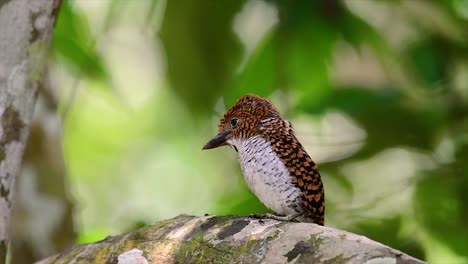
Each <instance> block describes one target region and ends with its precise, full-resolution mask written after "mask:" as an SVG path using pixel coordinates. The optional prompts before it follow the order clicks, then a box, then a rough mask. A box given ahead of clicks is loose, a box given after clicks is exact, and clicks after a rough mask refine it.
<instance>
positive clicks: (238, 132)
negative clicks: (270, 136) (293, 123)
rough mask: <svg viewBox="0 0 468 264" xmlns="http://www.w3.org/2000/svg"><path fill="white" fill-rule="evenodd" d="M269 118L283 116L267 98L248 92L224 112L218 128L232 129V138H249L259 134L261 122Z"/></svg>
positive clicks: (220, 129) (221, 129) (220, 130)
mask: <svg viewBox="0 0 468 264" xmlns="http://www.w3.org/2000/svg"><path fill="white" fill-rule="evenodd" d="M268 118H281V116H280V113H279V111H278V109H276V107H275V106H274V105H273V104H272V103H271V102H270V101H269V100H267V99H265V98H262V97H260V96H256V95H253V94H247V95H244V96H243V97H241V98H240V99H239V100H237V102H236V103H235V104H234V105H233V106H232V107H231V108H229V110H228V111H227V112H226V114H224V116H223V118H221V121H220V123H219V125H218V129H219V132H222V131H226V130H232V131H231V133H230V134H231V135H230V138H249V137H252V136H255V135H257V134H259V131H258V126H259V122H260V121H262V120H265V119H268Z"/></svg>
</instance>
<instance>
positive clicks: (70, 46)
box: [52, 1, 108, 80]
mask: <svg viewBox="0 0 468 264" xmlns="http://www.w3.org/2000/svg"><path fill="white" fill-rule="evenodd" d="M94 42H95V40H94V37H93V36H92V35H91V32H90V30H89V27H88V22H87V20H86V18H85V16H84V15H82V14H80V13H79V12H78V11H77V10H75V9H74V8H73V7H72V6H71V4H70V1H64V3H63V4H62V7H61V9H60V14H59V17H58V19H57V25H56V27H55V30H54V37H53V41H52V51H53V52H54V55H56V56H57V57H58V58H60V59H63V61H64V62H65V65H67V66H68V67H69V68H70V69H71V70H72V71H74V72H75V73H77V74H84V75H85V76H86V77H90V78H96V79H100V80H106V79H107V76H108V74H107V69H106V67H105V65H104V62H103V59H102V58H101V55H100V54H99V52H98V51H97V49H96V47H95V45H94Z"/></svg>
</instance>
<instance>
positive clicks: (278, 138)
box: [261, 119, 325, 225]
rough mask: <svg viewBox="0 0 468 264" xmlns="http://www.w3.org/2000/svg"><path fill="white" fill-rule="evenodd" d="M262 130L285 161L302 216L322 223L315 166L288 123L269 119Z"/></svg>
mask: <svg viewBox="0 0 468 264" xmlns="http://www.w3.org/2000/svg"><path fill="white" fill-rule="evenodd" d="M268 122H275V124H271V123H270V124H269V125H262V128H261V131H262V134H263V136H264V137H265V138H267V140H268V141H270V143H271V146H272V148H273V150H275V152H276V153H277V154H278V156H279V158H280V159H281V160H282V161H283V162H284V164H285V165H286V168H287V169H288V170H289V174H290V175H291V178H292V180H293V183H294V184H296V186H297V187H298V188H299V189H300V191H301V200H302V205H303V207H304V209H305V211H306V212H305V216H306V217H308V218H312V220H313V222H314V223H316V224H320V225H323V224H324V214H325V192H324V188H323V183H322V180H321V177H320V173H319V170H318V168H317V165H316V164H315V162H314V161H313V160H312V158H311V157H310V156H309V154H307V152H306V151H305V149H304V147H303V146H302V145H301V143H300V142H299V141H298V140H297V138H296V136H295V134H294V131H293V129H292V127H291V124H290V123H289V122H288V121H285V120H282V119H276V120H268Z"/></svg>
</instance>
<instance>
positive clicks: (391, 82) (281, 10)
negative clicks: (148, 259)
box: [52, 0, 468, 263]
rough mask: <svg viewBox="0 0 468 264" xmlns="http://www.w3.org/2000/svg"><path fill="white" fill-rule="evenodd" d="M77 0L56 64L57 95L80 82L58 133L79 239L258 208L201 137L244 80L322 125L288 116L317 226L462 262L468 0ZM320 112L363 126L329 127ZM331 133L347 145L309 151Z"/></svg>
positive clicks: (467, 180)
mask: <svg viewBox="0 0 468 264" xmlns="http://www.w3.org/2000/svg"><path fill="white" fill-rule="evenodd" d="M85 2H86V1H65V3H64V5H63V7H62V10H61V13H60V17H59V20H58V23H57V28H56V31H55V35H54V43H53V51H54V53H53V54H54V59H55V60H54V66H52V68H53V69H56V70H55V71H53V74H54V75H56V76H61V77H57V78H56V79H54V80H56V82H55V83H53V85H55V86H58V87H59V86H66V87H68V89H65V90H64V91H60V92H59V94H60V98H61V102H62V105H64V104H68V103H69V102H70V101H69V100H68V99H67V98H69V94H74V91H76V90H80V92H79V93H78V94H79V95H77V98H76V100H75V101H74V103H73V105H72V108H73V109H72V111H71V112H70V114H69V115H67V116H66V126H65V137H64V140H65V150H66V157H65V158H66V160H67V163H68V165H69V170H70V174H71V175H72V189H73V193H74V196H75V197H76V198H77V202H78V203H79V207H80V208H82V209H81V210H80V211H78V213H77V219H78V222H79V224H80V225H79V226H80V228H81V230H80V232H81V233H82V235H81V237H82V241H88V240H89V239H87V238H90V237H91V238H94V239H95V238H96V235H93V234H92V233H93V231H91V230H97V231H95V233H97V234H102V233H103V232H104V233H105V232H119V231H123V230H127V229H128V228H131V227H132V226H135V225H136V223H138V225H140V224H141V223H142V221H146V222H149V221H155V220H158V219H161V218H165V217H170V216H173V215H175V214H177V213H193V214H203V213H218V214H249V213H254V212H256V213H258V212H264V211H267V209H266V208H265V207H264V206H263V205H261V203H260V202H259V201H258V200H257V198H256V197H255V196H253V194H252V193H251V192H250V191H249V190H248V189H247V187H246V185H245V183H244V182H243V179H242V177H241V173H240V170H239V167H238V165H237V162H236V157H235V153H234V152H233V151H231V150H229V149H224V150H215V151H212V152H209V153H201V151H200V149H201V146H202V145H203V144H204V143H205V142H204V141H205V140H207V139H209V138H210V136H212V135H214V134H215V133H216V122H217V119H218V118H219V116H220V114H222V112H223V111H224V110H225V108H226V107H229V106H230V105H231V104H233V103H234V102H235V101H236V100H237V99H238V98H239V97H240V96H242V95H243V94H245V93H255V94H258V95H261V96H265V97H269V98H271V99H272V100H273V101H274V102H275V103H276V104H277V105H278V106H279V107H280V108H281V110H283V112H284V113H285V115H286V117H287V118H289V119H291V120H292V121H293V124H296V125H297V123H299V127H302V126H312V125H311V124H313V127H315V128H317V130H314V131H315V132H317V131H320V132H319V133H315V132H310V130H309V131H305V132H304V130H301V129H298V133H299V137H300V138H301V139H304V140H306V141H307V142H309V140H308V139H311V140H310V141H312V142H313V144H306V148H308V150H309V153H310V154H311V155H312V157H319V158H318V160H319V165H320V166H319V167H320V168H321V171H322V174H323V178H324V181H325V186H326V191H327V199H328V201H327V207H328V209H327V210H328V211H327V214H328V215H327V221H328V224H329V225H332V226H336V227H338V228H343V229H347V230H350V231H355V232H357V233H360V234H363V235H367V236H369V237H371V238H373V239H376V240H378V241H381V242H383V243H386V244H388V245H389V246H392V247H395V248H398V249H401V250H403V251H405V252H406V253H409V254H411V255H414V256H416V257H418V258H422V259H426V260H428V261H429V262H432V263H464V262H465V263H466V262H468V225H467V223H468V213H467V212H468V195H467V191H466V190H468V165H467V164H468V152H467V149H468V146H467V144H468V30H466V29H467V28H468V12H467V10H468V2H467V1H463V0H453V1H437V0H433V1H422V0H405V1H389V0H388V1H367V0H366V1H364V0H362V1H352V0H349V1H307V0H298V1H282V0H276V1H274V0H270V1H265V2H264V1H260V0H250V1H237V0H228V1H202V0H184V1H182V0H179V1H175V0H174V1H163V0H158V1H132V2H130V1H121V0H120V1H119V0H113V1H101V2H100V4H95V5H92V4H89V3H85ZM272 10H273V11H272ZM271 14H273V15H271ZM255 18H256V19H257V20H255ZM249 21H250V22H249ZM252 21H253V22H252ZM268 21H269V22H268ZM267 22H268V23H270V24H269V26H268V25H267V24H268V23H267ZM257 24H260V25H263V24H265V25H267V26H264V27H263V29H262V27H258V25H257ZM97 25H99V26H97ZM91 29H92V30H91ZM249 30H250V31H253V33H252V32H251V33H250V35H248V34H247V33H248V32H249ZM242 32H244V33H245V32H247V33H246V34H247V35H245V34H243V33H242ZM246 36H247V37H246ZM249 36H250V37H252V36H255V37H257V39H258V41H256V42H255V41H250V40H249V39H248V38H249ZM136 43H140V44H136ZM252 43H253V44H252ZM249 45H250V46H249ZM113 47H114V48H115V47H117V48H115V49H116V51H115V52H112V50H113ZM115 56H117V59H114V60H112V61H118V63H110V62H109V60H110V59H109V58H114V57H115ZM135 57H136V58H138V60H137V61H136V62H135V61H134V60H135ZM356 58H357V59H356ZM62 66H66V68H65V69H63V68H62ZM122 75H123V78H122ZM64 76H65V77H64ZM142 76H143V77H142ZM119 78H120V79H121V81H119ZM145 78H146V79H145ZM74 79H80V80H81V82H80V85H77V84H76V85H75V86H73V85H72V84H71V83H74V82H73V81H72V80H74ZM142 79H144V81H142ZM96 80H98V82H96ZM148 80H150V81H148ZM119 83H122V84H120V88H119ZM100 87H114V88H115V87H117V88H115V89H99V90H97V89H95V88H100ZM66 91H68V92H66ZM142 91H143V92H142ZM141 94H143V95H141ZM134 102H137V103H134ZM214 112H216V113H217V114H213V113H214ZM331 113H332V114H333V113H334V114H337V115H339V116H341V118H343V119H346V120H349V122H351V123H352V124H353V126H355V127H357V129H360V130H361V131H363V132H362V133H364V135H365V137H364V139H363V140H358V139H356V138H357V137H353V136H352V135H351V134H352V133H351V132H349V133H348V130H346V129H344V130H342V127H341V126H340V127H334V128H333V126H332V130H331V131H332V132H330V130H325V129H324V128H323V127H324V126H325V125H324V124H325V123H326V120H329V117H330V114H331ZM299 117H304V118H305V119H299ZM295 120H298V121H297V123H295V122H294V121H295ZM299 120H308V121H305V122H304V121H299ZM335 124H336V123H335ZM327 131H328V132H327ZM309 132H310V133H309ZM340 132H341V133H342V134H344V136H351V138H354V139H353V140H354V142H352V144H354V143H356V144H357V146H358V147H356V149H355V150H354V151H350V152H349V153H348V152H346V151H345V150H344V148H345V147H346V146H347V145H350V144H351V143H349V144H347V143H340V141H339V140H334V138H335V137H336V135H335V134H336V133H340ZM313 133H315V134H313ZM327 138H331V139H327ZM330 142H331V143H330ZM327 144H332V145H333V144H334V145H333V146H327ZM321 145H322V146H321ZM320 146H321V147H320ZM336 147H338V151H337V153H344V152H346V153H348V154H346V155H344V154H343V155H338V154H334V155H332V154H330V155H329V156H327V157H325V156H326V155H324V154H323V153H322V152H320V151H319V150H318V149H321V150H324V151H323V152H326V151H327V150H328V149H332V148H335V149H336ZM392 151H393V152H392ZM389 153H393V154H389ZM395 153H396V154H395ZM387 154H388V155H387ZM381 157H392V158H391V159H386V158H381ZM379 162H380V163H379ZM374 163H377V165H376V166H374V165H372V164H374ZM405 166H406V167H405ZM359 168H362V169H359ZM387 168H388V169H387ZM356 171H357V172H358V173H356ZM392 208H393V209H392ZM110 212H112V213H110ZM435 247H438V248H439V249H438V250H434V248H435Z"/></svg>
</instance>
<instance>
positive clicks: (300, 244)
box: [37, 215, 424, 264]
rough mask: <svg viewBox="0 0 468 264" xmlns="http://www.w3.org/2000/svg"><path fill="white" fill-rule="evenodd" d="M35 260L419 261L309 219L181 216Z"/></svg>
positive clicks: (124, 263) (402, 263)
mask: <svg viewBox="0 0 468 264" xmlns="http://www.w3.org/2000/svg"><path fill="white" fill-rule="evenodd" d="M37 263H38V264H47V263H118V264H129V263H140V264H144V263H296V264H297V263H367V264H371V263H374V264H375V263H389V264H390V263H395V264H396V263H399V264H421V263H424V262H423V261H420V260H418V259H415V258H413V257H411V256H408V255H406V254H404V253H402V252H400V251H398V250H395V249H392V248H390V247H387V246H385V245H382V244H380V243H378V242H375V241H373V240H370V239H368V238H366V237H364V236H360V235H356V234H353V233H349V232H346V231H342V230H338V229H334V228H330V227H323V226H318V225H315V224H310V223H291V222H278V221H276V220H256V219H251V218H246V217H236V216H205V217H194V216H187V215H181V216H178V217H176V218H173V219H169V220H165V221H161V222H157V223H155V224H152V225H148V226H146V227H143V228H141V229H139V230H136V231H134V232H130V233H127V234H122V235H118V236H113V237H107V238H106V239H104V240H102V241H98V242H95V243H91V244H86V245H78V246H75V247H73V248H70V249H69V250H67V251H65V252H62V253H61V254H58V255H55V256H51V257H49V258H47V259H44V260H42V261H40V262H37Z"/></svg>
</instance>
